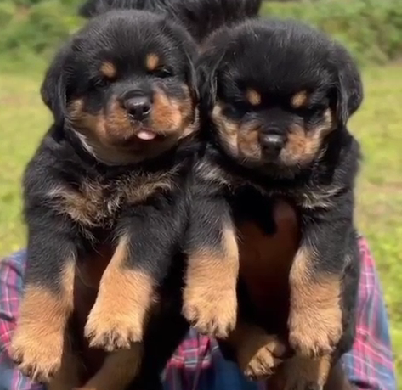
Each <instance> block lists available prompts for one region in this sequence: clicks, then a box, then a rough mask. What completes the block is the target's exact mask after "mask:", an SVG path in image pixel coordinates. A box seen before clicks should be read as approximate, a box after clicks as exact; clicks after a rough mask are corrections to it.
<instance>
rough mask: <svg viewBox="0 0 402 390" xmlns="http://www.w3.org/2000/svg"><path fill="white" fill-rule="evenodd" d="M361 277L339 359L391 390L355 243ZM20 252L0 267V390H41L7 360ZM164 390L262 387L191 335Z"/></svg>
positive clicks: (374, 293) (375, 308)
mask: <svg viewBox="0 0 402 390" xmlns="http://www.w3.org/2000/svg"><path fill="white" fill-rule="evenodd" d="M360 256H361V264H362V267H361V278H360V289H359V292H360V294H359V307H358V324H357V335H356V340H355V343H354V347H353V349H352V351H351V352H350V353H348V354H346V355H345V356H344V357H343V363H344V367H345V370H346V372H347V374H348V377H349V379H350V381H351V382H352V383H354V384H355V385H356V386H357V387H358V388H359V389H372V390H374V389H375V390H396V382H395V376H394V368H393V361H392V352H391V345H390V339H389V333H388V318H387V313H386V309H385V306H384V302H383V298H382V291H381V287H380V283H379V280H378V277H377V273H376V271H375V265H374V261H373V258H372V256H371V253H370V251H369V249H368V247H367V244H366V242H365V240H364V239H361V240H360ZM25 260H26V256H25V252H19V253H17V254H15V255H13V256H11V257H9V258H7V259H4V260H2V261H1V262H0V390H43V385H40V384H33V383H32V382H30V381H29V379H27V378H26V377H24V376H23V375H22V374H21V373H20V372H19V371H18V370H17V369H16V368H15V367H14V366H13V363H12V362H11V361H10V358H9V356H8V353H7V349H8V347H9V345H10V339H11V336H12V333H13V329H14V326H15V319H16V316H17V313H18V305H19V301H20V297H21V291H22V288H23V277H24V268H25ZM164 378H165V380H164V383H165V389H166V390H259V389H261V390H262V389H266V386H265V385H264V383H251V382H247V381H246V380H245V379H244V377H243V376H242V374H241V373H240V371H239V370H238V369H237V367H236V365H235V364H234V363H233V362H229V361H227V360H224V359H223V358H222V355H221V354H220V351H219V349H218V347H217V344H216V343H215V341H214V340H212V339H210V338H208V337H205V336H200V335H197V334H196V332H195V331H194V330H191V331H190V333H189V335H188V337H187V338H186V339H185V340H184V341H183V343H182V344H181V345H180V346H179V348H178V349H177V351H176V353H175V354H174V355H173V357H172V359H171V360H170V362H169V363H168V366H167V369H166V372H165V374H164Z"/></svg>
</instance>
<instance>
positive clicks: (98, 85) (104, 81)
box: [94, 77, 113, 88]
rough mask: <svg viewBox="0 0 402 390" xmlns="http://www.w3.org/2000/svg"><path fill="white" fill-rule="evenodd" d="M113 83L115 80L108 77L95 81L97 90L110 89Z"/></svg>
mask: <svg viewBox="0 0 402 390" xmlns="http://www.w3.org/2000/svg"><path fill="white" fill-rule="evenodd" d="M112 83H113V80H112V79H110V78H107V77H100V78H99V79H97V80H95V82H94V86H95V87H96V88H105V87H108V86H109V85H110V84H112Z"/></svg>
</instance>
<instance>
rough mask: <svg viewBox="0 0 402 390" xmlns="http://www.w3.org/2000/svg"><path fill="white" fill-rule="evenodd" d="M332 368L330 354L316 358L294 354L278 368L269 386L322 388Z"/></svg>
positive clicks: (306, 389) (288, 389) (300, 389)
mask: <svg viewBox="0 0 402 390" xmlns="http://www.w3.org/2000/svg"><path fill="white" fill-rule="evenodd" d="M330 369H331V357H330V356H329V355H326V356H322V357H319V358H316V359H313V358H310V357H305V356H293V357H292V358H290V359H289V360H286V361H285V362H284V363H283V364H282V365H281V366H280V367H279V368H278V372H277V373H275V375H274V376H273V377H272V378H271V379H270V381H269V383H268V386H269V389H272V390H322V389H323V388H324V385H325V383H326V381H327V377H328V374H329V372H330ZM339 390H340V389H339Z"/></svg>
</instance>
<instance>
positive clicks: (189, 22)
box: [78, 0, 262, 43]
mask: <svg viewBox="0 0 402 390" xmlns="http://www.w3.org/2000/svg"><path fill="white" fill-rule="evenodd" d="M261 4H262V0H87V1H86V2H85V3H84V4H83V5H82V6H81V7H80V8H79V10H78V14H79V15H80V16H83V17H85V18H90V17H93V16H96V15H99V14H101V13H104V12H105V11H107V10H110V9H137V10H146V11H152V12H156V13H163V14H165V15H168V16H169V17H171V18H173V19H174V20H175V21H177V22H178V23H181V24H182V25H183V26H184V27H185V28H186V29H187V30H188V31H189V33H190V34H191V35H192V37H193V38H194V39H195V40H196V41H197V42H198V43H201V42H202V41H203V40H204V39H205V37H206V36H207V35H209V34H210V33H211V32H212V31H215V30H216V29H218V28H220V27H221V26H223V25H229V24H232V23H236V22H241V21H243V20H244V19H245V18H249V17H255V16H257V14H258V12H259V9H260V7H261Z"/></svg>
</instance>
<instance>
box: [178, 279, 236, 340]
mask: <svg viewBox="0 0 402 390" xmlns="http://www.w3.org/2000/svg"><path fill="white" fill-rule="evenodd" d="M236 313H237V298H236V290H235V286H233V288H229V289H224V290H221V291H219V286H217V287H216V288H215V289H213V288H189V287H186V289H185V290H184V306H183V314H184V316H185V317H186V319H187V320H188V321H189V322H190V323H191V324H192V325H193V326H194V327H195V328H196V329H197V330H198V331H199V332H200V333H203V334H207V335H210V336H214V337H217V338H225V337H227V336H228V335H229V332H230V331H232V330H233V329H234V327H235V324H236Z"/></svg>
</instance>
